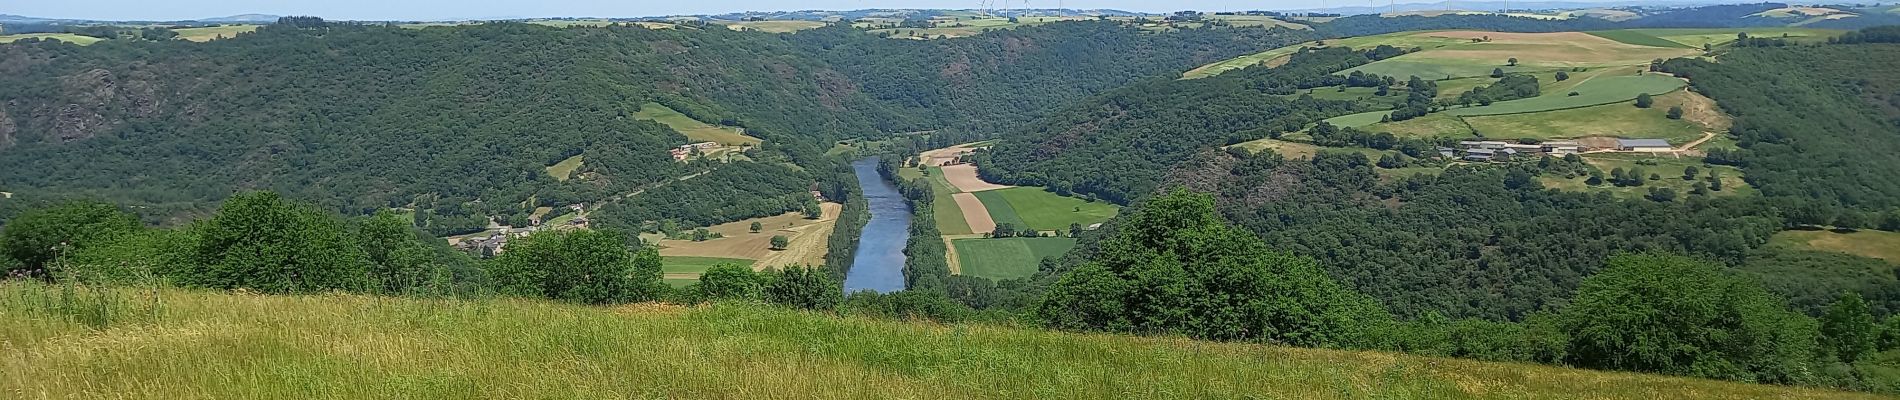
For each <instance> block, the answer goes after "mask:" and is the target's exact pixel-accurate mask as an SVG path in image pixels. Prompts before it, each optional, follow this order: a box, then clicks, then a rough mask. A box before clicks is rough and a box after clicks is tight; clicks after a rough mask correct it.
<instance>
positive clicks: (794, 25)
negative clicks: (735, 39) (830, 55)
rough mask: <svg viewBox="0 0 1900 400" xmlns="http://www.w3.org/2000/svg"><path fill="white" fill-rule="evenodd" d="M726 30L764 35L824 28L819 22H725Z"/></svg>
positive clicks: (822, 23)
mask: <svg viewBox="0 0 1900 400" xmlns="http://www.w3.org/2000/svg"><path fill="white" fill-rule="evenodd" d="M720 23H721V24H725V25H726V28H728V29H732V30H735V31H760V32H765V33H792V32H798V31H802V30H806V29H817V28H823V27H824V26H825V23H824V22H819V21H726V22H720Z"/></svg>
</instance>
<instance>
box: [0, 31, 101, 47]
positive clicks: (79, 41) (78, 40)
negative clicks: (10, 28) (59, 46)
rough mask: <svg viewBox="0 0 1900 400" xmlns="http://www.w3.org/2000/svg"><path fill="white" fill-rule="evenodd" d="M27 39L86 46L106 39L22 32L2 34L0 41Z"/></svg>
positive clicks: (68, 34)
mask: <svg viewBox="0 0 1900 400" xmlns="http://www.w3.org/2000/svg"><path fill="white" fill-rule="evenodd" d="M26 39H40V40H58V41H61V42H66V43H72V44H76V45H80V46H85V45H89V44H93V43H99V41H101V40H105V39H100V38H96V37H91V36H80V35H74V34H71V33H22V34H18V35H0V43H13V42H16V41H20V40H26Z"/></svg>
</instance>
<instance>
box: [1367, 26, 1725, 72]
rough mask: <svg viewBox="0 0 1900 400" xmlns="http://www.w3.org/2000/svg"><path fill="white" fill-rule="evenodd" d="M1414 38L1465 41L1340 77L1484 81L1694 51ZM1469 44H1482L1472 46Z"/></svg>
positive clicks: (1457, 36)
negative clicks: (1497, 75) (1497, 72)
mask: <svg viewBox="0 0 1900 400" xmlns="http://www.w3.org/2000/svg"><path fill="white" fill-rule="evenodd" d="M1413 35H1414V36H1424V37H1430V38H1441V39H1450V40H1463V42H1462V43H1459V44H1453V45H1447V46H1444V47H1438V48H1428V49H1425V50H1424V51H1420V52H1415V53H1410V54H1406V55H1402V56H1398V57H1393V58H1389V59H1385V60H1380V61H1378V62H1374V63H1371V64H1366V65H1362V66H1359V67H1357V68H1353V69H1349V70H1346V71H1342V72H1341V73H1350V72H1352V71H1363V72H1366V73H1375V74H1380V75H1388V76H1397V77H1407V76H1412V75H1417V76H1419V77H1421V78H1428V79H1440V78H1445V77H1452V78H1457V77H1468V76H1485V75H1489V74H1491V72H1492V70H1493V69H1503V70H1505V72H1518V71H1535V70H1548V69H1561V68H1573V67H1603V66H1616V65H1637V64H1645V63H1648V62H1649V61H1650V60H1653V59H1657V58H1664V59H1667V58H1674V57H1681V56H1686V55H1691V54H1695V53H1696V51H1695V50H1692V49H1686V48H1681V46H1671V47H1655V46H1644V45H1636V44H1630V43H1623V42H1618V41H1615V40H1610V39H1606V38H1604V37H1601V36H1597V35H1592V34H1588V33H1583V32H1558V33H1507V32H1482V31H1441V32H1425V33H1414V34H1413ZM1473 39H1476V40H1480V42H1472V40H1473ZM1512 58H1516V59H1518V64H1517V65H1516V66H1515V67H1513V66H1509V65H1507V64H1508V61H1509V60H1510V59H1512Z"/></svg>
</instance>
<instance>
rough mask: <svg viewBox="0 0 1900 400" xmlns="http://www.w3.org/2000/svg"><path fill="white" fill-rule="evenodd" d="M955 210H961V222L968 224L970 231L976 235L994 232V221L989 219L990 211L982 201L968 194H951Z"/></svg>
mask: <svg viewBox="0 0 1900 400" xmlns="http://www.w3.org/2000/svg"><path fill="white" fill-rule="evenodd" d="M950 198H952V199H956V201H957V208H961V209H963V221H964V222H968V223H970V231H971V232H976V233H984V232H993V231H996V220H995V219H992V218H990V209H989V208H988V207H984V206H983V200H979V199H977V198H976V195H974V194H970V193H953V194H951V195H950Z"/></svg>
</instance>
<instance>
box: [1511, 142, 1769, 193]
mask: <svg viewBox="0 0 1900 400" xmlns="http://www.w3.org/2000/svg"><path fill="white" fill-rule="evenodd" d="M1583 159H1584V161H1586V162H1589V163H1590V165H1591V166H1594V167H1596V168H1597V169H1599V170H1602V171H1603V177H1604V179H1605V180H1606V182H1604V183H1603V184H1602V185H1597V186H1590V185H1589V184H1588V180H1589V179H1590V177H1589V176H1588V175H1582V176H1577V177H1574V178H1566V177H1563V176H1544V177H1541V178H1539V181H1541V182H1542V183H1543V184H1544V187H1547V188H1551V189H1559V190H1571V191H1600V192H1608V193H1610V194H1612V195H1615V196H1616V197H1621V198H1626V199H1640V198H1643V196H1646V195H1648V194H1649V189H1650V188H1656V187H1665V188H1670V189H1675V190H1676V198H1677V201H1681V200H1682V199H1684V198H1687V197H1688V196H1689V191H1690V190H1691V189H1693V188H1694V186H1695V183H1696V182H1704V181H1703V180H1702V178H1704V177H1707V176H1708V175H1709V171H1710V170H1715V171H1716V176H1717V177H1719V178H1720V179H1722V190H1720V191H1710V192H1709V195H1711V196H1753V195H1756V194H1758V193H1760V192H1759V191H1757V190H1755V188H1753V187H1750V186H1748V182H1746V181H1744V180H1742V171H1741V170H1740V169H1737V168H1735V167H1730V166H1725V165H1711V164H1705V163H1703V162H1702V159H1701V158H1698V157H1680V156H1675V155H1666V154H1665V155H1652V154H1634V153H1602V154H1590V155H1585V156H1584V157H1583ZM1689 166H1695V167H1696V168H1697V169H1699V170H1700V171H1699V172H1698V173H1697V174H1696V175H1697V179H1696V180H1684V179H1682V172H1683V169H1684V168H1686V167H1689ZM1616 168H1622V169H1623V170H1625V171H1633V170H1635V169H1639V168H1640V169H1642V170H1643V172H1642V174H1643V177H1642V178H1643V179H1644V181H1643V185H1642V186H1626V187H1617V186H1616V185H1612V184H1610V183H1609V182H1607V180H1608V179H1610V171H1612V170H1615V169H1616ZM1651 174H1654V175H1659V176H1660V177H1661V178H1662V179H1658V180H1653V181H1652V180H1649V175H1651Z"/></svg>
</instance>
